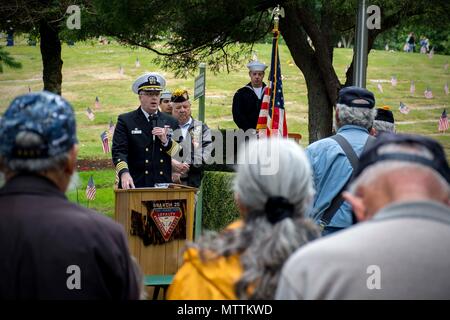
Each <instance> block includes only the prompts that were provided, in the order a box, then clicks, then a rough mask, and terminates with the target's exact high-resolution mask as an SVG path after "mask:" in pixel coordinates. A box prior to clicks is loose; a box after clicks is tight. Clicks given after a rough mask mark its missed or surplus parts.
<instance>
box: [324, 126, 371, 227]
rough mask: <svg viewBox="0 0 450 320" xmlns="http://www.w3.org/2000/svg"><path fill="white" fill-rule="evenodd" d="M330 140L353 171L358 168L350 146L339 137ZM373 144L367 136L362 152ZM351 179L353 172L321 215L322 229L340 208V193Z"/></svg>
mask: <svg viewBox="0 0 450 320" xmlns="http://www.w3.org/2000/svg"><path fill="white" fill-rule="evenodd" d="M330 138H331V139H333V140H335V141H336V142H337V143H338V144H339V146H340V147H341V148H342V150H343V151H344V153H345V155H346V156H347V158H348V160H349V161H350V164H351V165H352V168H353V171H354V170H355V169H356V167H357V166H358V162H359V158H358V156H357V155H356V153H355V151H354V150H353V148H352V146H351V145H350V143H348V141H347V140H346V139H345V138H344V137H343V136H341V135H339V134H336V135H334V136H332V137H330ZM374 142H375V137H373V136H371V135H369V136H368V138H367V140H366V143H365V145H364V148H363V152H364V151H366V150H367V149H368V148H370V147H371V146H372V144H373V143H374ZM352 178H353V172H352V175H351V176H350V178H349V179H348V180H347V182H346V183H345V184H344V186H343V187H342V189H341V190H340V191H339V192H338V193H337V194H336V196H335V197H334V198H333V200H332V201H331V203H330V206H329V207H328V208H327V209H326V210H325V212H324V213H323V214H322V217H321V218H320V225H321V226H322V227H325V226H326V225H328V224H329V223H330V222H331V219H333V217H334V215H335V213H336V211H337V210H338V209H339V208H340V207H341V205H342V203H344V198H343V197H342V192H343V191H344V190H345V189H346V188H347V186H348V184H349V183H350V181H352Z"/></svg>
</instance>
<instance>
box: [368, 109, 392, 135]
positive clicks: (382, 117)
mask: <svg viewBox="0 0 450 320" xmlns="http://www.w3.org/2000/svg"><path fill="white" fill-rule="evenodd" d="M381 132H395V121H394V114H393V113H392V111H391V107H389V106H382V107H381V108H377V115H376V116H375V119H374V121H373V127H372V133H371V134H372V135H374V136H378V135H379V134H380V133H381Z"/></svg>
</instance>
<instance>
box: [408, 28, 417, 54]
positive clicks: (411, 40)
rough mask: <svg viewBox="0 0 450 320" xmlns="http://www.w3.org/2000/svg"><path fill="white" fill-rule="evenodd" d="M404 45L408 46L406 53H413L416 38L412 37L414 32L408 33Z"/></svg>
mask: <svg viewBox="0 0 450 320" xmlns="http://www.w3.org/2000/svg"><path fill="white" fill-rule="evenodd" d="M406 44H407V45H408V46H407V48H408V50H407V52H414V49H415V48H416V37H415V36H414V32H410V33H409V35H408V37H407V38H406Z"/></svg>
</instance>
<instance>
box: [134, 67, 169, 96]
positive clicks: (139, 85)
mask: <svg viewBox="0 0 450 320" xmlns="http://www.w3.org/2000/svg"><path fill="white" fill-rule="evenodd" d="M165 87H166V79H164V77H163V76H162V75H160V74H159V73H156V72H149V73H146V74H143V75H142V76H140V77H139V78H137V79H136V81H135V82H134V83H133V86H132V87H131V90H133V92H134V93H139V91H141V90H145V91H162V90H164V88H165Z"/></svg>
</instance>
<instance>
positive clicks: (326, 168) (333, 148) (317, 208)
mask: <svg viewBox="0 0 450 320" xmlns="http://www.w3.org/2000/svg"><path fill="white" fill-rule="evenodd" d="M337 133H338V134H340V135H342V136H343V137H344V138H345V139H346V140H347V141H348V142H349V144H350V145H351V146H352V147H353V150H354V151H355V153H356V154H357V155H358V157H359V156H360V154H361V153H362V151H363V149H364V145H365V144H366V140H367V138H368V136H369V132H368V131H367V129H365V128H363V127H359V126H355V125H345V126H343V127H342V128H340V129H339V130H338V132H337ZM305 151H306V155H307V157H308V159H309V161H310V163H311V167H312V170H313V178H314V186H315V188H316V195H315V197H314V202H313V206H312V207H311V208H310V209H309V211H308V213H307V215H308V216H309V217H311V218H312V219H314V221H316V222H318V221H319V220H320V218H321V217H322V215H323V213H324V212H325V210H326V209H327V208H328V207H329V206H330V204H331V201H332V200H333V199H334V197H335V196H336V195H337V194H338V192H339V191H341V189H342V188H343V187H344V185H345V183H346V182H347V180H348V179H349V178H350V176H351V174H352V171H353V168H352V165H351V164H350V161H349V160H348V158H347V156H346V155H345V152H344V151H343V150H342V148H341V147H340V145H339V144H338V143H337V142H336V141H335V140H333V139H331V138H325V139H322V140H319V141H316V142H314V143H312V144H311V145H309V146H308V147H307V148H306V150H305ZM352 222H353V221H352V209H351V206H350V204H349V203H348V202H346V201H344V203H343V204H342V205H341V207H340V208H339V209H338V210H337V211H336V213H335V215H334V216H333V218H332V219H331V221H330V224H328V226H330V227H335V228H346V227H348V226H350V225H352Z"/></svg>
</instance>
